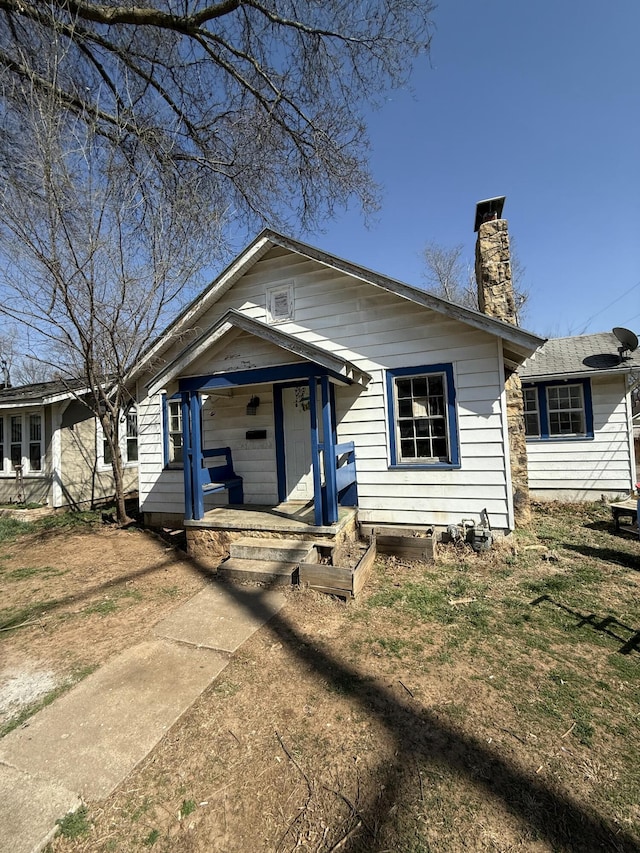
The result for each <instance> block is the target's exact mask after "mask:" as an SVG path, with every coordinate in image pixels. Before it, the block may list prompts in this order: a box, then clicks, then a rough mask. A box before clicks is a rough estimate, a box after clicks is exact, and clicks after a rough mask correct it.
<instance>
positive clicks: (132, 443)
mask: <svg viewBox="0 0 640 853" xmlns="http://www.w3.org/2000/svg"><path fill="white" fill-rule="evenodd" d="M126 461H127V462H137V461H138V412H137V411H136V410H135V409H133V408H131V409H128V410H127V460H126Z"/></svg>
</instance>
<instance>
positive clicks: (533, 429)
mask: <svg viewBox="0 0 640 853" xmlns="http://www.w3.org/2000/svg"><path fill="white" fill-rule="evenodd" d="M524 430H525V434H526V435H540V427H539V426H538V414H537V412H536V413H533V414H531V413H529V414H525V416H524Z"/></svg>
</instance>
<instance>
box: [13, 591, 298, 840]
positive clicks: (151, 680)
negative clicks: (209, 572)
mask: <svg viewBox="0 0 640 853" xmlns="http://www.w3.org/2000/svg"><path fill="white" fill-rule="evenodd" d="M284 601H285V599H284V596H283V595H282V593H279V592H277V591H269V592H266V591H265V590H263V589H260V590H258V589H256V590H249V589H248V588H246V587H245V588H243V589H242V591H241V592H240V591H235V590H233V589H229V588H226V587H224V586H216V585H210V586H207V587H206V588H205V589H203V590H202V591H201V592H199V593H198V594H197V595H195V596H194V597H193V598H192V599H190V600H189V601H187V602H185V603H184V604H183V605H181V606H180V607H178V608H176V610H175V611H174V612H173V613H171V614H170V616H169V617H168V618H166V619H164V620H163V621H162V622H160V623H158V624H157V625H156V626H155V628H154V629H153V631H152V635H151V636H150V637H149V639H148V640H147V641H145V642H143V643H140V644H138V645H136V646H133V647H131V648H130V649H127V650H126V651H124V652H122V653H121V654H120V655H118V656H117V657H115V658H113V659H112V660H110V661H109V662H108V663H106V664H105V665H104V666H103V667H101V668H100V669H99V670H97V671H96V672H94V673H93V674H92V675H90V676H89V677H88V678H86V679H85V680H84V681H82V682H80V683H79V684H77V685H76V686H75V687H74V688H73V689H72V690H70V691H69V693H67V694H65V695H64V696H62V697H60V698H59V699H57V700H56V701H55V702H54V703H53V704H51V705H49V706H48V707H47V708H44V709H43V710H42V711H40V712H39V713H38V714H36V715H35V716H33V717H31V718H30V719H29V720H28V721H27V722H26V723H25V724H24V725H22V726H21V727H20V728H19V729H16V730H14V731H13V732H11V733H10V734H8V735H7V736H6V737H5V738H3V739H2V740H0V853H35V851H38V850H41V849H42V848H43V847H44V846H45V844H46V843H47V842H48V841H49V840H50V839H51V837H52V836H53V834H54V833H55V829H56V824H55V822H56V820H57V819H58V818H61V817H63V816H64V815H65V814H66V813H67V812H68V811H71V810H75V809H76V808H78V807H79V806H80V804H81V801H82V800H101V799H104V798H105V797H107V796H108V795H109V794H110V793H111V792H112V791H113V790H114V789H115V788H116V787H117V786H118V785H119V784H120V782H122V780H123V779H125V778H126V777H127V776H128V774H129V773H130V772H131V771H132V770H133V769H134V767H135V766H136V765H137V764H138V763H139V762H140V761H142V759H143V758H145V756H146V755H148V753H149V752H150V751H151V750H152V749H153V747H154V746H155V745H156V744H157V743H158V741H159V740H160V739H161V738H162V737H163V735H164V734H165V733H166V732H167V731H168V730H169V728H170V727H171V726H172V725H173V724H174V723H175V722H176V720H177V719H178V718H179V717H180V716H181V715H182V714H183V713H184V712H185V711H186V710H187V709H188V708H189V707H190V706H191V705H192V704H193V702H194V701H195V700H196V699H197V697H198V696H199V695H200V694H201V693H202V692H203V690H204V689H205V688H206V687H207V686H208V685H209V684H210V683H211V681H212V680H213V679H214V678H216V676H218V675H219V674H220V672H221V671H222V670H223V669H224V668H225V666H226V665H227V663H228V662H229V660H230V657H231V655H232V654H233V652H234V651H235V650H236V649H237V648H238V647H239V646H240V645H242V643H244V642H245V640H247V639H248V638H249V637H250V636H251V635H252V634H253V633H254V631H256V630H257V629H258V628H259V627H260V626H261V625H263V624H264V623H265V622H266V621H268V619H270V618H271V617H272V616H273V615H275V613H277V612H278V610H280V608H281V607H282V606H283V604H284Z"/></svg>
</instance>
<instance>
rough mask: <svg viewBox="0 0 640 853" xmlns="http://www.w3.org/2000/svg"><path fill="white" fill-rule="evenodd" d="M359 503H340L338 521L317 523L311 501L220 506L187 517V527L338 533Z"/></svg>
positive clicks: (331, 534) (298, 532)
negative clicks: (273, 504) (341, 504)
mask: <svg viewBox="0 0 640 853" xmlns="http://www.w3.org/2000/svg"><path fill="white" fill-rule="evenodd" d="M357 514H358V509H357V507H351V506H341V507H338V520H337V522H336V523H335V524H331V525H326V526H320V527H317V526H316V525H315V524H314V512H313V504H312V503H306V504H301V503H295V502H291V501H289V502H286V503H281V504H277V505H276V506H257V505H256V506H253V505H251V506H247V505H242V506H220V507H215V508H214V509H210V510H207V512H205V514H204V518H201V519H200V520H199V521H192V520H185V522H184V526H185V528H187V529H193V528H196V529H198V530H225V531H241V532H245V531H246V532H248V531H252V530H255V531H258V530H259V531H264V532H265V533H275V534H279V535H282V534H292V535H296V534H297V535H307V536H310V537H312V536H336V535H337V534H339V533H340V532H342V531H343V530H344V528H345V527H348V526H349V525H350V524H351V523H355V520H356V517H357Z"/></svg>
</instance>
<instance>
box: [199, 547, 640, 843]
mask: <svg viewBox="0 0 640 853" xmlns="http://www.w3.org/2000/svg"><path fill="white" fill-rule="evenodd" d="M189 559H190V560H191V562H192V564H193V566H194V568H195V569H196V570H197V571H199V572H201V573H202V574H204V575H206V576H207V577H208V578H210V571H209V570H208V569H207V567H206V566H203V565H201V564H200V563H199V562H198V560H197V558H194V557H190V558H189ZM216 583H219V582H217V581H216ZM220 585H221V586H222V587H223V588H224V589H225V590H226V592H227V593H228V594H229V596H231V597H232V598H234V599H235V600H236V601H237V602H239V603H240V604H242V605H243V606H244V607H246V609H247V610H248V611H250V612H252V613H253V614H254V615H256V616H258V617H260V618H262V619H264V620H268V622H267V624H266V627H265V630H268V631H270V632H271V633H272V635H273V636H274V637H276V638H277V639H278V641H280V642H281V643H283V645H284V644H286V646H287V647H288V648H289V649H290V650H291V651H292V652H293V653H294V654H295V655H296V656H297V658H298V659H299V660H300V661H301V662H302V663H303V664H304V665H305V667H307V668H311V669H312V670H313V672H314V673H315V674H316V675H317V677H318V679H319V680H321V681H323V682H326V684H328V685H331V686H333V687H334V688H335V689H336V690H338V691H339V692H340V693H342V694H343V695H347V696H349V697H351V699H352V700H353V701H355V702H356V703H358V704H359V705H360V707H361V710H362V711H363V712H364V713H365V714H367V715H369V716H370V717H375V718H377V719H378V721H379V722H380V723H381V724H383V725H384V726H385V727H386V729H387V731H388V732H389V734H390V735H391V736H392V737H393V739H394V742H395V761H393V762H390V763H387V764H386V765H381V766H380V767H379V772H380V778H379V779H378V780H377V781H378V783H379V784H378V785H377V788H376V790H377V791H378V792H379V793H378V794H377V795H375V796H373V795H370V796H369V800H368V801H367V802H365V803H363V804H362V805H361V806H359V807H358V808H357V813H356V814H355V815H354V818H356V817H357V819H358V822H357V823H356V824H354V826H353V827H352V829H351V830H350V831H348V832H347V833H346V834H345V835H344V837H343V839H342V840H341V841H340V842H338V845H334V846H333V848H331V849H333V850H337V849H340V851H342V853H374V851H380V853H382V851H383V850H390V849H397V848H390V847H389V846H388V844H387V843H386V841H385V833H386V830H387V828H388V827H389V826H390V825H391V824H392V823H393V822H394V821H395V820H396V816H397V811H398V807H399V806H400V805H402V804H403V802H406V793H407V786H408V785H409V784H410V777H411V776H413V782H412V784H413V787H414V788H415V785H416V784H417V782H416V768H420V767H422V768H424V769H425V770H433V771H435V772H437V771H438V769H439V768H440V769H441V768H447V770H448V771H450V772H453V773H454V774H456V775H459V776H462V777H466V778H467V779H468V780H469V783H470V784H472V785H473V786H474V788H476V789H479V790H480V791H481V792H482V793H483V794H484V795H486V796H488V797H490V798H494V799H496V800H499V801H502V803H503V804H504V805H505V806H506V808H507V809H508V810H509V811H510V812H511V813H512V814H514V815H516V816H517V817H518V818H519V820H520V821H521V822H522V824H523V825H524V826H526V827H527V829H528V831H529V832H530V834H531V837H537V838H539V839H544V840H545V841H546V842H547V843H548V845H549V846H550V848H551V849H554V850H558V851H568V853H585V851H612V853H613V851H616V853H637V851H638V844H637V842H636V840H634V838H633V837H632V836H631V835H629V834H627V833H625V832H624V831H622V830H620V829H619V828H618V827H616V826H614V825H613V824H612V823H610V822H608V821H607V820H605V819H603V818H601V817H600V816H599V815H597V814H596V813H595V812H590V811H587V810H586V809H585V808H584V807H583V806H582V805H580V804H579V803H578V802H576V801H575V800H573V799H572V798H571V797H570V796H569V795H568V794H567V793H566V792H565V791H562V790H559V789H557V790H556V789H554V788H553V787H551V786H550V785H549V784H548V783H546V782H545V780H542V779H540V778H539V777H537V776H536V774H535V772H531V773H529V772H527V771H525V770H523V769H522V768H519V767H517V766H516V765H515V764H514V763H511V762H510V761H509V760H507V758H506V757H505V755H504V753H501V752H499V751H498V750H497V749H495V748H491V747H490V746H489V745H488V744H487V743H485V742H484V741H482V740H480V739H479V738H476V737H473V736H471V735H469V734H468V733H465V732H462V731H460V730H458V729H456V728H455V727H454V726H453V725H452V724H451V723H450V722H448V721H447V720H444V719H442V717H440V716H439V715H438V714H437V713H436V712H434V711H433V710H431V709H429V708H427V707H425V706H423V705H422V704H421V703H420V702H419V701H418V700H416V699H415V698H413V697H411V696H409V695H408V694H407V697H406V698H405V697H399V696H395V695H394V694H393V693H392V691H391V690H390V689H388V688H385V687H383V686H381V685H380V684H377V683H375V682H371V681H370V680H368V679H365V678H363V676H362V673H360V672H359V671H358V670H357V669H356V668H354V667H353V666H351V665H350V664H348V663H347V662H345V661H344V660H342V659H340V658H337V657H335V656H334V655H332V654H331V653H330V652H328V651H327V650H324V649H320V648H318V645H317V644H316V643H314V642H313V641H310V640H309V639H308V638H307V637H305V636H304V635H303V634H301V633H300V632H299V631H298V630H297V629H296V628H295V626H294V625H293V624H292V623H291V621H290V620H288V619H287V617H286V615H285V614H283V613H282V611H281V612H279V613H278V614H276V615H275V616H273V615H272V611H271V610H270V608H269V606H268V604H267V602H266V601H265V600H264V595H263V593H257V592H256V590H255V589H251V590H250V589H249V588H246V587H241V586H233V585H231V584H227V583H221V584H220ZM479 768H480V772H479ZM419 772H420V771H419V769H418V775H419ZM421 784H422V783H421ZM428 819H429V816H428V815H426V816H425V820H427V821H428ZM413 849H415V850H420V849H422V850H424V849H428V847H427V848H425V847H424V846H422V844H421V845H420V846H417V847H414V848H413Z"/></svg>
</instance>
